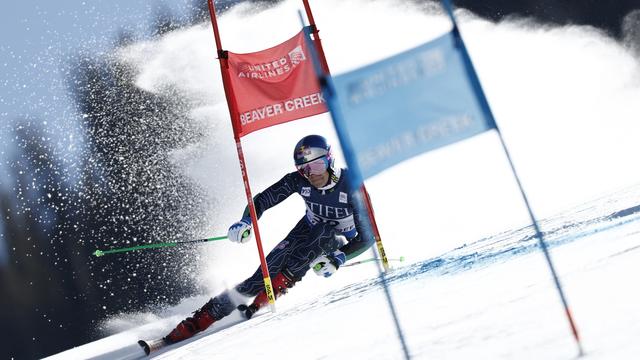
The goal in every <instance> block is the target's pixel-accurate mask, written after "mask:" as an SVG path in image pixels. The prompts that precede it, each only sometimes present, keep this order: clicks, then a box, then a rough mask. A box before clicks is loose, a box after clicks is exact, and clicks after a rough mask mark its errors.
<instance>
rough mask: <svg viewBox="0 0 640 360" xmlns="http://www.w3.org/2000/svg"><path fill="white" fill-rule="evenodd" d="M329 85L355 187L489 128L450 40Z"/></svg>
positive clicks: (489, 121)
mask: <svg viewBox="0 0 640 360" xmlns="http://www.w3.org/2000/svg"><path fill="white" fill-rule="evenodd" d="M471 71H472V70H471ZM333 83H334V86H335V90H336V91H335V93H336V95H335V96H336V98H335V99H331V100H332V101H331V106H332V107H333V106H335V105H336V102H337V105H338V106H339V114H340V115H339V116H334V121H336V122H338V121H340V122H341V123H342V124H341V126H336V128H337V129H339V131H340V129H343V130H342V131H341V132H344V134H343V135H345V136H346V137H347V138H348V139H349V140H350V143H351V145H352V147H353V149H354V156H355V158H356V161H357V163H358V167H359V168H360V172H361V174H362V177H363V179H366V178H368V177H370V176H373V175H376V174H378V173H379V172H381V171H383V170H384V169H386V168H388V167H390V166H393V165H395V164H397V163H399V162H401V161H403V160H406V159H409V158H411V157H413V156H416V155H418V154H421V153H424V152H426V151H429V150H433V149H436V148H439V147H442V146H446V145H449V144H452V143H454V142H456V141H460V140H463V139H465V138H468V137H471V136H474V135H476V134H479V133H481V132H484V131H487V130H490V129H494V128H495V122H494V120H493V117H492V116H491V114H490V113H489V111H488V109H487V110H485V109H484V108H483V107H482V106H481V103H480V101H479V95H478V94H477V93H476V91H477V90H476V88H474V86H473V83H472V82H471V80H470V78H469V76H468V73H467V68H466V67H465V63H464V57H463V54H462V53H461V52H460V50H459V47H457V46H456V44H455V38H454V36H453V34H452V33H448V34H446V35H444V36H442V37H440V38H438V39H436V40H434V41H431V42H429V43H426V44H424V45H421V46H419V47H417V48H414V49H412V50H409V51H406V52H403V53H400V54H398V55H395V56H393V57H391V58H388V59H386V60H382V61H380V62H378V63H375V64H372V65H369V66H366V67H363V68H360V69H357V70H355V71H352V72H349V73H346V74H343V75H340V76H337V77H335V78H334V79H333ZM482 96H483V95H482ZM332 110H334V109H332Z"/></svg>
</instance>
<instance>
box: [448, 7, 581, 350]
mask: <svg viewBox="0 0 640 360" xmlns="http://www.w3.org/2000/svg"><path fill="white" fill-rule="evenodd" d="M442 4H443V6H444V8H445V10H446V11H447V14H448V15H449V18H450V19H451V22H452V24H453V33H454V36H455V38H456V40H457V42H458V46H460V50H461V53H462V56H463V57H464V63H465V67H466V68H467V74H468V75H469V78H470V79H471V82H472V83H473V87H474V88H475V92H476V95H477V96H478V100H479V101H480V103H481V106H482V108H483V110H484V111H485V113H486V114H487V116H490V117H491V119H492V121H493V122H494V124H495V119H494V117H493V113H492V111H491V107H490V106H489V102H488V101H487V98H486V96H485V95H484V91H483V90H482V85H481V84H480V80H479V79H478V75H477V74H476V72H475V69H474V67H473V63H472V62H471V56H469V53H468V52H467V48H466V46H465V44H464V41H463V40H462V36H461V35H460V31H459V30H458V23H457V21H456V18H455V16H454V15H453V7H452V5H451V2H450V0H442ZM495 128H496V131H497V133H498V137H499V138H500V143H501V144H502V148H503V149H504V153H505V155H506V157H507V161H508V162H509V166H510V167H511V171H512V172H513V176H514V178H515V180H516V183H517V184H518V188H519V189H520V194H521V195H522V199H523V200H524V203H525V205H526V207H527V211H528V212H529V217H530V218H531V222H532V223H533V228H534V230H535V236H536V238H537V239H538V243H539V244H540V248H541V249H542V253H543V254H544V257H545V259H546V261H547V264H548V266H549V270H550V271H551V275H552V276H553V281H554V283H555V286H556V289H557V290H558V294H559V295H560V300H561V302H562V306H563V307H564V311H565V314H566V316H567V320H568V321H569V326H570V327H571V332H572V334H573V337H574V339H575V341H576V344H577V346H578V356H582V355H584V351H583V349H582V344H581V342H580V336H579V334H578V328H577V327H576V324H575V322H574V321H573V316H572V315H571V311H570V310H569V304H568V302H567V298H566V296H565V294H564V291H563V289H562V285H561V284H560V279H559V277H558V274H557V272H556V269H555V266H554V265H553V261H552V260H551V255H550V254H549V249H548V247H547V244H546V242H545V241H544V237H543V235H542V231H540V227H539V226H538V221H537V220H536V217H535V216H534V214H533V210H531V206H530V204H529V199H528V198H527V195H526V193H525V192H524V188H523V187H522V183H521V182H520V178H519V177H518V174H517V172H516V168H515V166H514V165H513V161H512V160H511V155H510V154H509V150H508V149H507V145H506V144H505V142H504V139H503V137H502V133H501V132H500V128H499V127H498V125H497V124H495Z"/></svg>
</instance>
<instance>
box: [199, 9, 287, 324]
mask: <svg viewBox="0 0 640 360" xmlns="http://www.w3.org/2000/svg"><path fill="white" fill-rule="evenodd" d="M207 2H208V5H209V15H210V16H211V25H212V26H213V35H214V37H215V42H216V50H217V53H218V60H219V61H220V71H221V73H222V84H223V86H224V92H225V96H226V98H227V105H228V107H229V115H230V117H231V125H232V127H233V135H234V139H235V141H236V149H237V151H238V162H239V164H240V171H241V173H242V182H243V184H244V190H245V194H246V196H247V203H248V205H249V214H250V215H251V222H252V223H253V231H254V233H255V237H256V246H257V247H258V255H259V256H260V268H261V270H262V277H263V280H264V289H265V292H266V295H267V299H268V300H269V306H270V307H271V311H272V312H275V311H276V307H275V296H274V293H273V285H272V284H271V276H270V275H269V267H268V265H267V260H266V258H265V256H264V250H263V247H262V240H261V237H260V229H259V227H258V216H257V213H256V209H255V204H254V203H253V196H252V194H251V187H250V186H249V174H248V172H247V167H246V162H245V159H244V153H243V151H242V142H241V141H240V136H239V135H238V134H239V133H240V132H239V126H238V124H239V119H238V116H237V114H238V111H237V103H236V100H235V96H234V93H233V88H232V87H231V82H230V81H229V72H228V69H229V62H228V55H227V52H226V51H224V50H222V42H221V41H220V32H219V30H218V21H217V19H216V9H215V5H214V3H213V0H207Z"/></svg>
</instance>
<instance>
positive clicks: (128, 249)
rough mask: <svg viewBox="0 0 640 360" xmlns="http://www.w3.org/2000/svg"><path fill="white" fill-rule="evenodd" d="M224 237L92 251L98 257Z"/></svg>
mask: <svg viewBox="0 0 640 360" xmlns="http://www.w3.org/2000/svg"><path fill="white" fill-rule="evenodd" d="M226 238H227V237H226V236H218V237H212V238H206V239H197V240H187V241H176V242H165V243H158V244H146V245H138V246H132V247H126V248H119V249H109V250H96V251H95V252H94V253H93V255H95V256H97V257H100V256H104V255H108V254H116V253H124V252H129V251H136V250H145V249H158V248H164V247H174V246H179V245H185V244H196V243H203V242H209V241H217V240H224V239H226Z"/></svg>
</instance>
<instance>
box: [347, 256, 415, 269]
mask: <svg viewBox="0 0 640 360" xmlns="http://www.w3.org/2000/svg"><path fill="white" fill-rule="evenodd" d="M387 260H388V261H400V262H402V261H404V256H400V257H399V258H397V259H389V258H388V259H387ZM372 261H383V259H382V258H371V259H365V260H360V261H356V262H351V263H348V264H345V265H342V266H343V267H344V266H354V265H360V264H364V263H368V262H372Z"/></svg>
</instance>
